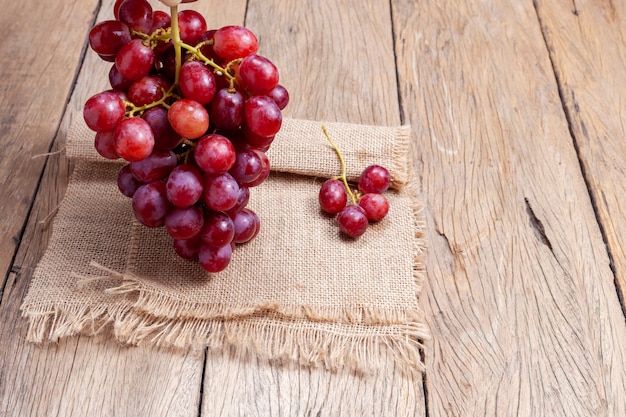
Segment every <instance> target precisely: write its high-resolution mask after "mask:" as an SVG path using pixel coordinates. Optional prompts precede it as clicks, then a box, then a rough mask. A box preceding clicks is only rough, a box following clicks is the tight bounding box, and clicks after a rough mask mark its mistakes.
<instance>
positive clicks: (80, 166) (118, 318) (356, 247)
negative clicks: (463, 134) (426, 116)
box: [22, 119, 427, 371]
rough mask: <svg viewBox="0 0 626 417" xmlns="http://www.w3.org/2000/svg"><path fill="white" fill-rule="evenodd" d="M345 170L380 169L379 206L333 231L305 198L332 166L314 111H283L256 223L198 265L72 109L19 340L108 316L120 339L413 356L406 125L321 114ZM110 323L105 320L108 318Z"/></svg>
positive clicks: (417, 254)
mask: <svg viewBox="0 0 626 417" xmlns="http://www.w3.org/2000/svg"><path fill="white" fill-rule="evenodd" d="M326 127H327V128H328V131H329V133H330V135H331V137H332V138H333V140H334V141H335V143H336V144H337V145H338V146H339V148H340V149H341V151H342V153H343V155H344V158H345V159H346V162H347V173H348V177H349V178H351V179H356V178H357V177H358V175H359V174H360V172H361V171H362V170H363V168H364V167H366V166H368V165H371V164H380V165H383V166H386V167H388V168H389V170H390V173H391V175H392V188H393V189H392V190H389V191H387V192H386V196H387V197H388V199H389V202H390V207H391V208H390V212H389V214H388V216H387V217H386V218H385V219H384V220H383V221H381V222H379V223H376V224H373V225H371V226H370V227H369V228H368V230H367V232H366V233H365V235H363V236H362V237H360V238H359V239H356V240H353V239H346V238H344V237H342V236H341V234H340V232H339V229H338V227H337V225H336V221H335V219H334V218H332V217H330V216H327V215H324V214H323V213H322V212H321V211H320V209H319V204H318V202H317V194H318V191H319V187H320V185H321V183H322V182H323V181H324V179H325V178H329V177H332V176H335V175H337V174H338V173H339V172H340V165H339V161H338V159H337V156H336V154H335V153H334V151H333V150H332V148H331V147H330V145H329V144H328V142H327V141H326V139H325V137H324V135H323V133H322V129H321V123H320V122H313V121H304V120H294V119H286V120H285V121H284V124H283V128H282V129H281V132H280V133H279V135H278V136H277V138H276V140H275V141H274V144H273V145H272V149H271V150H270V151H269V152H268V156H269V158H270V161H271V163H272V171H273V172H272V175H270V178H269V179H268V180H266V181H265V182H264V183H263V184H261V185H260V186H258V187H255V188H253V189H252V190H251V199H250V203H249V206H250V207H251V208H252V209H253V210H255V212H257V214H258V215H259V217H260V218H261V231H260V233H259V235H258V236H257V237H256V238H255V239H254V240H253V241H251V242H248V243H246V244H244V245H240V246H238V247H237V249H236V250H235V251H234V253H233V260H232V261H231V264H230V265H229V266H228V268H227V269H226V270H225V271H223V272H221V273H219V274H208V273H206V272H205V271H204V270H203V269H202V268H201V267H200V266H199V265H198V264H197V263H195V262H190V261H185V260H182V259H180V258H178V256H177V255H176V254H175V253H174V252H173V248H172V243H171V238H169V237H168V236H167V233H166V232H165V231H164V229H162V228H159V229H151V228H146V227H143V226H141V225H139V224H138V223H137V222H136V221H135V220H134V218H133V214H132V210H131V206H130V199H128V198H126V197H124V196H123V195H121V193H119V191H118V190H117V186H116V178H117V172H118V170H119V168H120V163H119V162H110V161H104V160H103V159H102V158H101V157H99V156H98V155H97V153H96V152H95V150H94V148H93V133H92V132H90V131H89V130H88V129H87V128H86V126H84V123H82V120H79V121H77V122H76V123H74V124H73V125H72V128H71V129H70V132H69V134H68V143H67V146H66V149H67V153H68V156H70V157H71V158H75V159H76V161H77V162H76V166H75V170H74V172H73V174H72V177H71V179H70V183H69V185H68V189H67V193H66V196H65V198H64V200H63V202H62V204H61V206H60V208H59V211H58V214H57V216H56V218H55V220H54V224H53V234H52V236H51V239H50V242H49V245H48V249H47V251H46V253H45V254H44V256H43V257H42V259H41V261H40V263H39V265H38V266H37V268H36V270H35V273H34V276H33V280H32V283H31V286H30V288H29V291H28V294H27V296H26V297H25V299H24V302H23V305H22V311H23V315H24V316H25V317H27V318H28V320H29V331H28V339H29V340H31V341H33V342H43V341H46V340H53V341H54V340H57V339H58V338H60V337H65V336H71V335H76V334H95V333H98V332H101V331H106V330H108V329H111V328H112V329H113V333H114V335H115V337H116V338H117V339H118V340H119V341H121V342H124V343H129V344H137V345H140V344H144V345H159V346H172V347H177V348H183V349H188V348H193V347H199V346H208V347H209V348H210V350H221V349H225V348H229V349H232V348H236V349H240V350H242V351H244V352H247V353H249V354H253V355H259V356H264V357H267V358H270V359H277V360H281V361H283V362H284V361H288V362H290V363H297V364H300V365H312V366H324V367H326V368H328V369H336V368H338V367H345V366H347V367H350V368H352V369H355V370H361V371H366V370H372V369H375V368H377V367H378V366H382V365H381V363H383V362H385V361H386V360H387V359H384V360H383V358H392V360H393V361H394V362H395V363H396V364H398V365H400V366H401V368H402V369H405V370H407V371H411V370H414V371H419V370H421V369H422V363H421V360H420V351H419V350H420V346H421V344H420V341H421V340H422V339H424V338H426V337H427V329H426V326H425V324H424V322H423V316H422V313H421V311H420V308H419V305H418V295H419V292H420V290H421V284H422V280H423V278H424V277H423V274H424V265H423V258H424V236H423V228H424V221H423V212H422V204H421V200H420V198H419V195H418V189H417V187H416V184H415V182H414V181H413V180H412V178H410V171H409V169H408V162H407V151H408V140H409V128H408V127H407V126H400V127H376V126H364V125H355V124H342V123H326ZM111 325H112V326H111Z"/></svg>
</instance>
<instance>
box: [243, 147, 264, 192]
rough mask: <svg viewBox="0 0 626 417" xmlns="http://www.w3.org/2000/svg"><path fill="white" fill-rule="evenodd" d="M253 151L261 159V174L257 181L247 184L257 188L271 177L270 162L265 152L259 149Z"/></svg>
mask: <svg viewBox="0 0 626 417" xmlns="http://www.w3.org/2000/svg"><path fill="white" fill-rule="evenodd" d="M252 151H253V152H254V153H256V154H257V155H258V156H259V158H260V159H261V172H260V173H259V176H258V177H256V179H254V180H253V181H250V182H248V183H246V184H245V185H247V186H248V187H256V186H257V185H259V184H261V183H262V182H263V181H265V180H266V179H267V177H269V176H270V160H269V158H268V157H267V155H266V154H265V152H263V151H262V150H259V149H252Z"/></svg>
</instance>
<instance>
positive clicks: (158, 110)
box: [141, 106, 183, 149]
mask: <svg viewBox="0 0 626 417" xmlns="http://www.w3.org/2000/svg"><path fill="white" fill-rule="evenodd" d="M141 118H142V119H144V120H145V121H146V122H148V124H149V125H150V128H151V129H152V133H153V135H154V147H155V148H156V149H174V148H175V147H177V146H178V145H180V144H181V143H183V137H182V136H181V135H179V134H178V133H176V132H175V131H174V129H172V126H170V121H169V120H168V118H167V109H165V108H164V107H160V106H158V107H152V108H151V109H148V110H146V111H145V112H144V113H143V116H141Z"/></svg>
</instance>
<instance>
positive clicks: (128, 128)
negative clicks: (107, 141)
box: [115, 117, 154, 162]
mask: <svg viewBox="0 0 626 417" xmlns="http://www.w3.org/2000/svg"><path fill="white" fill-rule="evenodd" d="M153 149H154V135H153V134H152V129H150V125H149V124H148V123H147V122H146V121H145V120H143V119H140V118H138V117H131V118H129V119H124V120H122V121H121V122H120V123H119V124H118V125H117V128H116V129H115V151H116V152H117V154H118V155H119V156H121V157H122V158H124V159H125V160H127V161H129V162H135V161H141V160H142V159H144V158H146V157H148V155H150V154H151V153H152V150H153Z"/></svg>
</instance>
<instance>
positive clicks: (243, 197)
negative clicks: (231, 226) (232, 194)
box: [228, 186, 250, 214]
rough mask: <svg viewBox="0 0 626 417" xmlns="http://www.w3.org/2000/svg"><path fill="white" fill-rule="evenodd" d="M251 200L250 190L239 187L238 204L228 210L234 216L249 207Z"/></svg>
mask: <svg viewBox="0 0 626 417" xmlns="http://www.w3.org/2000/svg"><path fill="white" fill-rule="evenodd" d="M249 200H250V189H249V188H248V187H242V186H239V192H238V193H237V203H235V205H234V206H233V207H232V208H231V209H230V210H228V213H229V214H234V213H235V212H238V211H240V210H241V209H243V208H245V207H246V206H247V205H248V201H249Z"/></svg>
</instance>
